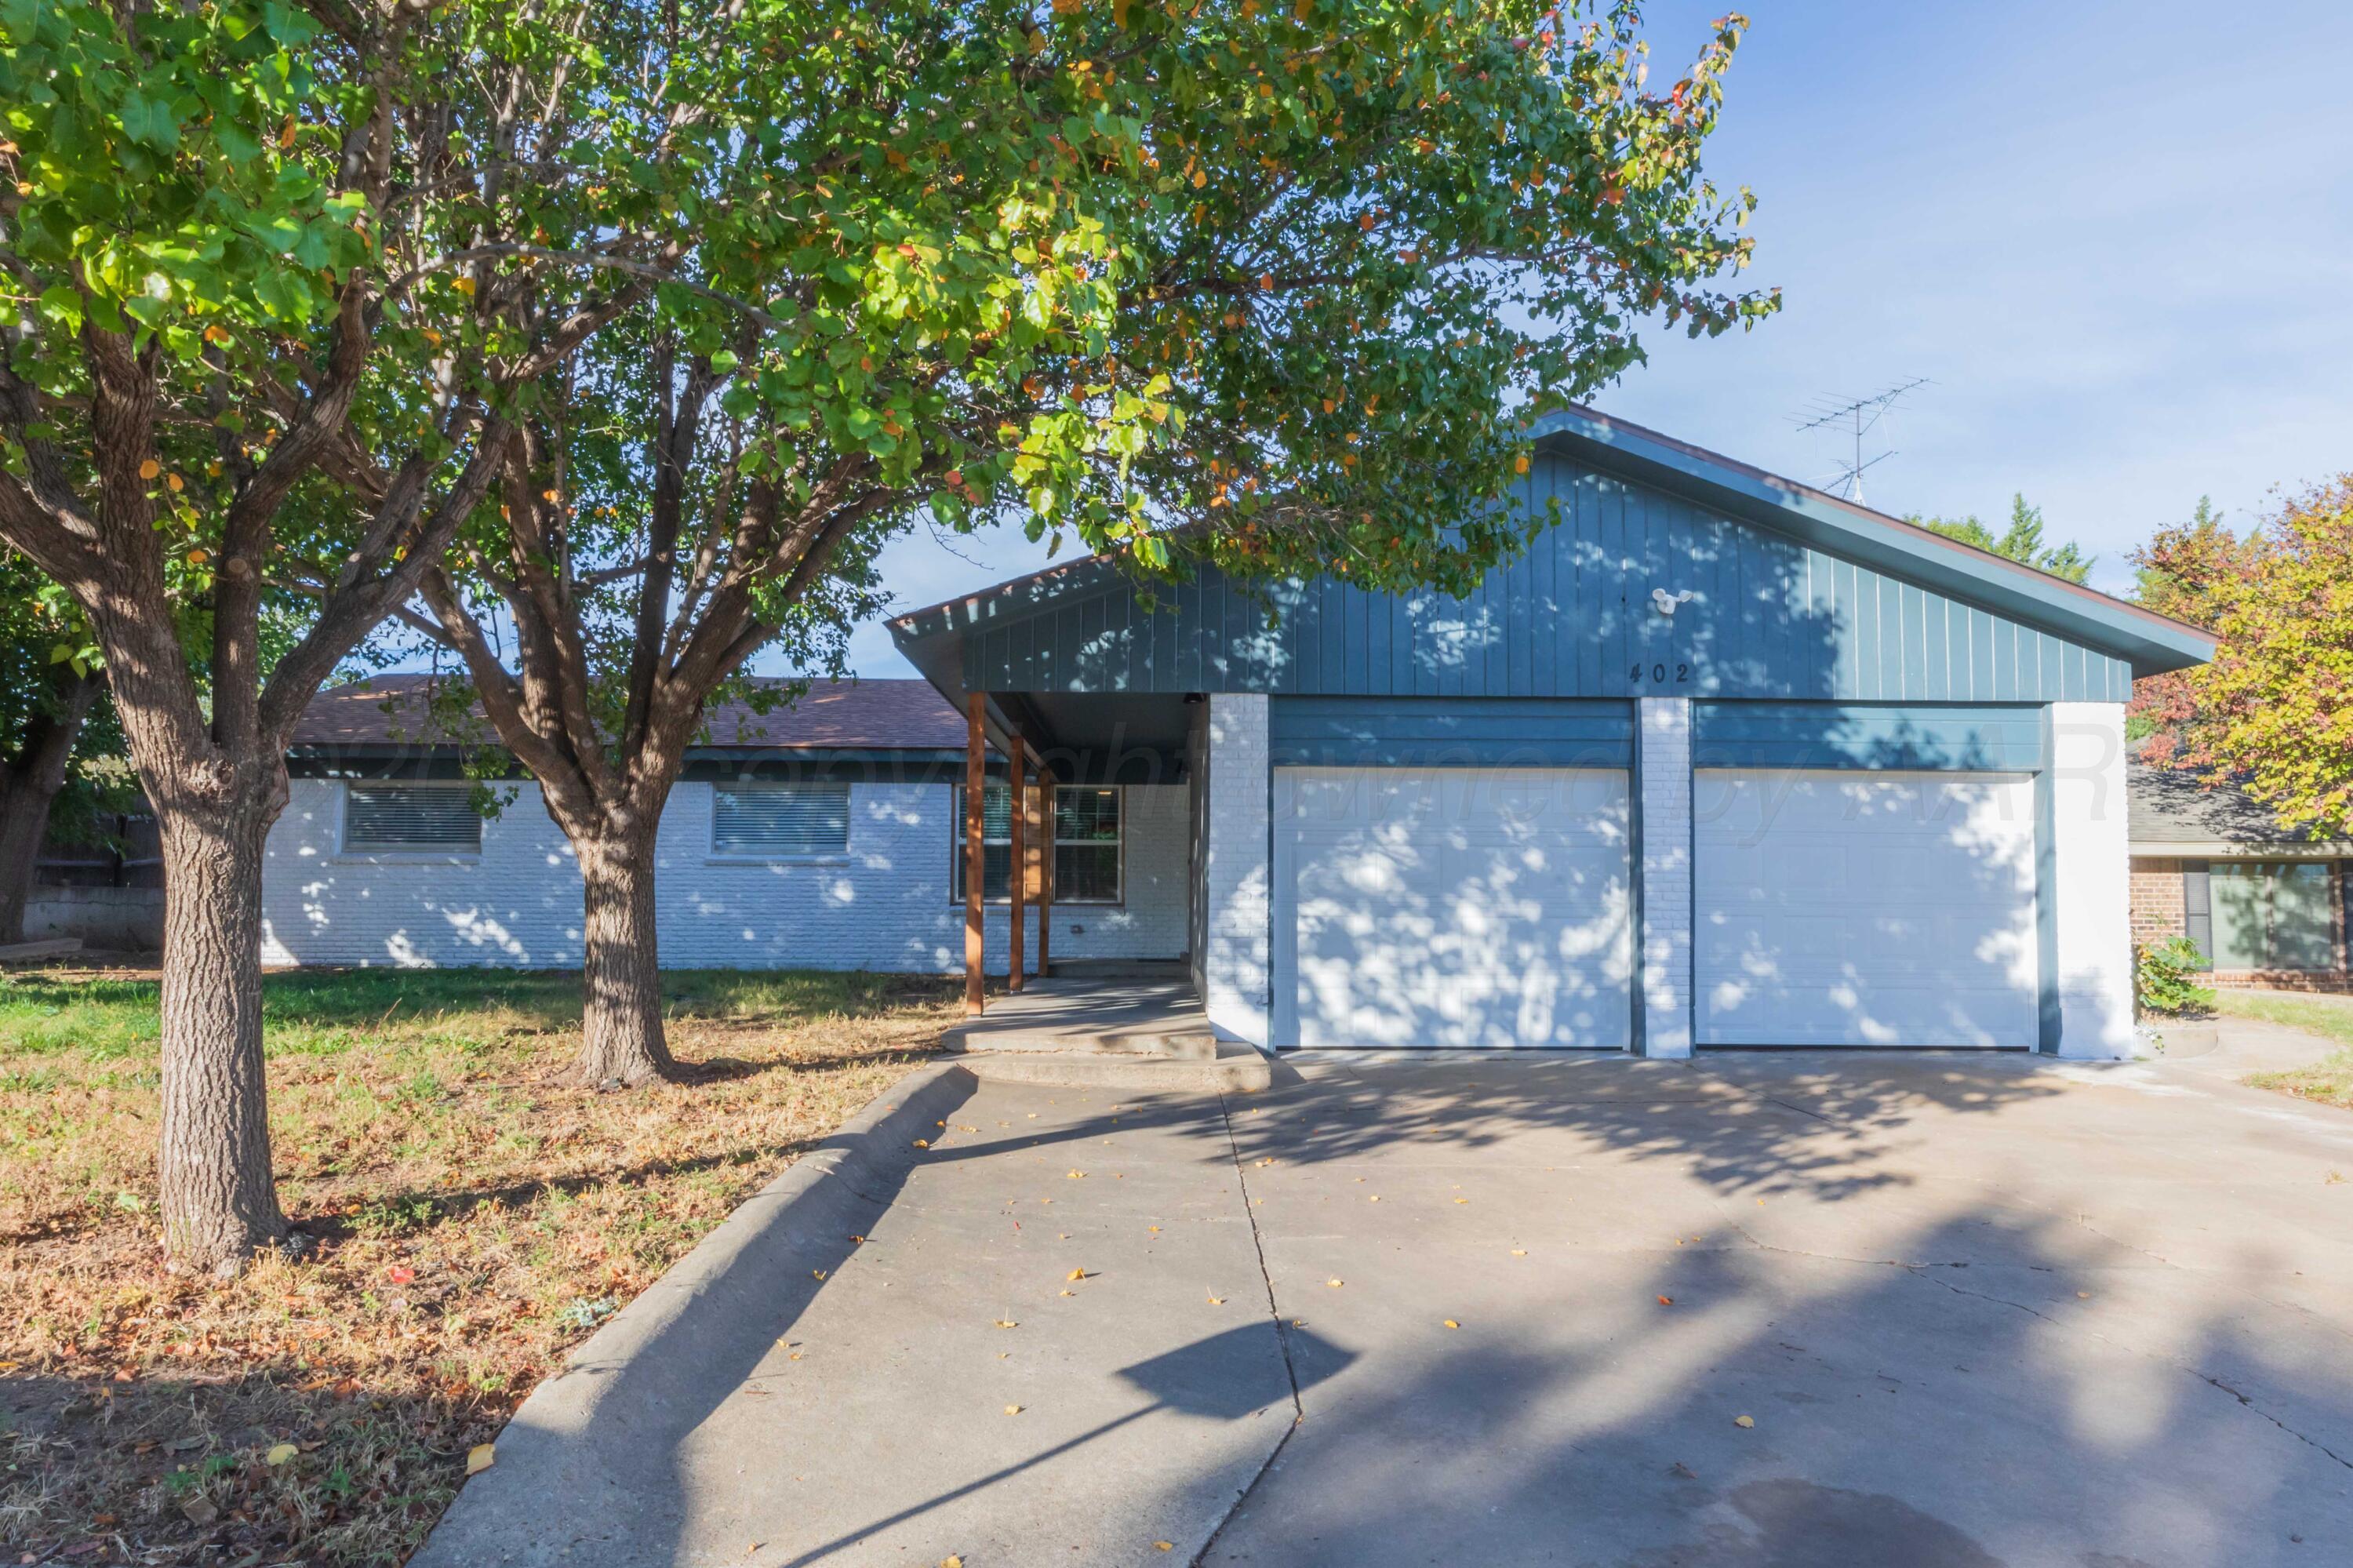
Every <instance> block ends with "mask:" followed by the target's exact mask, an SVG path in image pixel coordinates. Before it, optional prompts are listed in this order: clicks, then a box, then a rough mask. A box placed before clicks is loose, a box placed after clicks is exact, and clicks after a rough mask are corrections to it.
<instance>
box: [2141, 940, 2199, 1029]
mask: <svg viewBox="0 0 2353 1568" xmlns="http://www.w3.org/2000/svg"><path fill="white" fill-rule="evenodd" d="M2205 968H2206V955H2205V954H2204V953H2202V952H2200V951H2199V949H2198V944H2197V943H2195V942H2193V941H2191V940H2190V939H2189V938H2187V937H2168V938H2166V939H2165V940H2164V941H2162V942H2157V943H2152V944H2150V945H2148V946H2147V947H2144V948H2140V949H2139V950H2138V951H2137V953H2136V954H2135V955H2134V959H2133V995H2134V998H2135V1000H2136V1001H2138V1002H2139V1003H2140V1010H2141V1011H2142V1012H2155V1013H2161V1014H2163V1015H2165V1016H2166V1017H2168V1018H2178V1017H2180V1016H2181V1015H2182V1014H2184V1013H2193V1012H2211V1011H2212V1009H2213V1006H2214V990H2213V988H2212V987H2211V986H2204V985H2200V984H2199V983H2198V977H2199V975H2200V973H2201V972H2203V971H2204V969H2205Z"/></svg>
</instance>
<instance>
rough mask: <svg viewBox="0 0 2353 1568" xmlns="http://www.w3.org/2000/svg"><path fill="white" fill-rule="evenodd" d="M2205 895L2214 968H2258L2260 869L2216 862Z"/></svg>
mask: <svg viewBox="0 0 2353 1568" xmlns="http://www.w3.org/2000/svg"><path fill="white" fill-rule="evenodd" d="M2207 896H2208V899H2209V901H2210V902H2211V904H2212V906H2213V915H2214V967H2215V968H2216V969H2262V968H2263V924H2264V921H2263V905H2264V903H2265V900H2264V897H2263V875H2262V868H2261V867H2260V866H2253V865H2249V864H2246V863H2243V862H2237V861H2216V862H2215V863H2214V865H2213V868H2212V870H2211V873H2210V875H2209V880H2208V882H2207Z"/></svg>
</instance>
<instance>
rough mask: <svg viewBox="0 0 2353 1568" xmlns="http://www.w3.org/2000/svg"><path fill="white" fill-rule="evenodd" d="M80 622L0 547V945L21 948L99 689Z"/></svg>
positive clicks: (48, 586) (27, 566) (102, 680)
mask: <svg viewBox="0 0 2353 1568" xmlns="http://www.w3.org/2000/svg"><path fill="white" fill-rule="evenodd" d="M80 622H81V617H80V614H79V612H78V611H77V610H75V609H74V608H73V606H72V604H71V602H70V601H68V600H66V599H65V595H64V594H63V593H61V592H59V591H58V588H57V587H56V585H54V584H52V583H50V582H48V581H47V580H46V579H45V578H43V577H41V576H40V574H39V573H38V572H36V571H35V570H34V569H33V567H32V563H30V562H29V561H26V559H25V558H24V557H23V556H17V555H16V553H15V552H13V551H10V550H8V549H6V548H5V546H0V944H5V943H9V942H21V941H23V940H24V939H25V906H26V903H27V902H28V901H29V900H30V899H31V897H32V894H33V881H34V873H35V871H36V869H37V866H38V864H39V863H40V853H41V843H42V841H43V840H44V839H46V838H47V835H48V828H49V810H50V806H51V803H52V802H54V801H55V800H57V798H58V794H59V792H60V791H62V790H63V789H65V788H66V785H67V782H68V779H69V777H70V771H71V768H72V765H73V761H74V754H75V751H76V748H77V745H78V743H79V740H80V737H81V734H82V726H83V721H84V720H85V719H86V718H88V717H89V716H90V710H91V708H92V707H93V706H94V705H96V704H97V703H98V700H99V698H100V694H102V693H103V692H104V691H105V689H106V677H105V676H104V675H103V674H101V673H100V672H99V671H98V670H97V669H96V668H95V667H94V666H93V654H94V652H95V651H94V650H92V649H91V648H90V647H89V645H88V641H87V635H86V632H85V630H84V629H83V627H82V625H81V624H80Z"/></svg>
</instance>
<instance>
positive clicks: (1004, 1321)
mask: <svg viewBox="0 0 2353 1568" xmlns="http://www.w3.org/2000/svg"><path fill="white" fill-rule="evenodd" d="M997 1327H998V1328H1000V1329H1018V1328H1019V1327H1021V1325H1020V1324H1018V1323H1017V1322H1015V1321H1014V1320H1013V1319H1010V1318H999V1319H997Z"/></svg>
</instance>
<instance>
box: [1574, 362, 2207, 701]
mask: <svg viewBox="0 0 2353 1568" xmlns="http://www.w3.org/2000/svg"><path fill="white" fill-rule="evenodd" d="M1535 438H1536V440H1537V442H1538V444H1539V445H1551V446H1556V447H1559V448H1562V449H1564V450H1567V451H1569V452H1571V453H1573V454H1574V455H1576V456H1577V457H1578V458H1580V459H1582V460H1583V461H1587V462H1589V463H1591V464H1592V465H1593V466H1595V467H1596V468H1600V469H1606V470H1609V471H1613V472H1617V473H1621V474H1623V475H1625V476H1626V477H1627V478H1629V479H1635V480H1640V481H1641V482H1644V483H1647V484H1651V485H1655V486H1657V487H1658V488H1660V489H1662V490H1667V491H1671V492H1673V493H1679V494H1683V495H1687V496H1689V497H1691V498H1692V499H1694V500H1696V501H1700V502H1702V503H1705V504H1708V505H1711V506H1715V507H1719V508H1721V509H1722V510H1724V511H1725V512H1726V513H1728V514H1731V515H1733V516H1736V517H1740V518H1745V519H1746V520H1747V521H1750V522H1753V523H1757V524H1761V525H1763V526H1765V527H1767V528H1771V529H1774V530H1775V531H1777V532H1779V533H1782V534H1786V535H1789V536H1790V537H1792V538H1795V539H1797V540H1798V541H1799V543H1801V544H1807V545H1811V546H1815V547H1816V548H1818V549H1821V550H1825V551H1827V552H1829V553H1830V554H1832V555H1835V556H1842V557H1843V558H1845V559H1847V560H1852V561H1856V562H1859V563H1861V564H1862V565H1864V566H1869V567H1876V568H1879V569H1881V570H1883V571H1886V572H1889V573H1890V574H1892V575H1894V576H1896V577H1905V578H1906V579H1909V580H1911V581H1914V582H1917V583H1919V584H1920V585H1921V586H1922V587H1924V588H1934V589H1936V590H1937V591H1938V592H1941V593H1946V594H1949V595H1951V596H1952V597H1953V598H1955V599H1960V600H1962V601H1964V602H1968V603H1974V604H1978V605H1980V606H1982V607H1983V608H1985V609H1989V610H1993V611H1996V612H1997V613H2000V614H2002V615H2005V616H2009V617H2010V618H2012V619H2014V620H2019V621H2021V622H2023V623H2025V624H2027V625H2031V626H2039V627H2041V628H2042V629H2044V630H2049V631H2052V632H2053V633H2055V634H2057V635H2059V636H2061V637H2064V638H2066V639H2067V640H2068V641H2073V642H2080V643H2083V644H2084V645H2086V646H2088V647H2093V648H2097V649H2100V650H2102V651H2103V652H2110V653H2113V654H2115V655H2116V657H2118V658H2121V659H2125V660H2127V661H2129V662H2131V664H2132V667H2133V673H2134V674H2135V675H2136V676H2139V675H2153V674H2160V673H2164V672H2166V671H2168V670H2180V669H2186V668H2188V667H2189V666H2190V665H2192V664H2202V663H2204V662H2206V661H2207V660H2209V659H2211V658H2212V657H2213V656H2214V637H2213V634H2212V633H2211V632H2209V631H2205V630H2200V629H2199V628H2198V627H2195V626H2191V625H2189V624H2188V623H2187V622H2185V621H2179V620H2173V619H2172V618H2170V617H2168V616H2163V615H2159V614H2158V613H2157V612H2156V611H2154V610H2150V609H2142V608H2141V607H2140V606H2139V605H2137V604H2133V603H2131V602H2130V601H2128V600H2126V599H2118V598H2116V596H2115V595H2113V594H2105V593H2102V592H2100V591H2099V590H2098V589H2097V588H2087V587H2085V586H2084V585H2083V584H2082V583H2076V582H2070V581H2068V580H2067V579H2066V578H2065V577H2057V576H2054V575H2053V574H2052V573H2050V572H2046V571H2042V570H2041V569H2040V568H2038V567H2031V566H2028V565H2026V564H2024V563H2023V562H2020V561H2013V560H2011V559H2010V558H2009V557H2008V556H1997V555H1995V554H1994V553H1993V552H1992V551H1990V550H1981V549H1978V547H1977V546H1974V545H1965V544H1963V543H1962V542H1961V541H1959V540H1958V539H1948V538H1947V537H1945V535H1942V534H1939V533H1937V532H1936V531H1935V530H1934V529H1931V528H1924V527H1922V526H1920V525H1919V524H1916V523H1911V522H1907V521H1905V519H1903V518H1901V517H1892V516H1890V515H1888V514H1886V513H1884V512H1874V511H1873V510H1872V509H1871V508H1869V507H1867V506H1859V505H1857V504H1856V503H1853V502H1851V501H1842V500H1841V499H1840V498H1839V497H1837V496H1835V495H1831V494H1829V493H1826V492H1823V491H1820V490H1816V489H1814V488H1813V487H1812V486H1811V485H1807V484H1800V483H1799V482H1797V481H1796V480H1793V479H1784V478H1782V477H1781V476H1780V475H1778V474H1774V473H1768V472H1767V471H1765V470H1763V469H1760V468H1757V467H1754V466H1752V465H1750V464H1748V463H1745V462H1742V461H1739V460H1738V459H1737V458H1729V457H1725V455H1724V454H1723V453H1721V452H1712V451H1709V450H1706V449H1704V448H1702V447H1695V446H1693V445H1692V444H1691V443H1689V442H1687V441H1681V440H1675V439H1674V438H1673V437H1672V436H1666V435H1662V434H1660V433H1659V432H1658V431H1656V430H1651V429H1644V428H1643V427H1641V426H1640V425H1636V424H1630V423H1629V422H1627V421H1626V420H1623V419H1616V418H1610V417H1609V415H1607V414H1603V413H1601V412H1599V410H1596V409H1592V408H1579V407H1570V408H1563V409H1561V410H1560V411H1559V412H1557V413H1554V414H1549V415H1546V417H1545V418H1542V419H1539V420H1538V421H1537V422H1536V426H1535Z"/></svg>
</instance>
